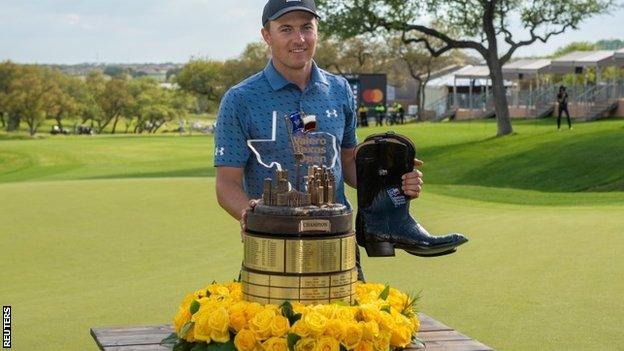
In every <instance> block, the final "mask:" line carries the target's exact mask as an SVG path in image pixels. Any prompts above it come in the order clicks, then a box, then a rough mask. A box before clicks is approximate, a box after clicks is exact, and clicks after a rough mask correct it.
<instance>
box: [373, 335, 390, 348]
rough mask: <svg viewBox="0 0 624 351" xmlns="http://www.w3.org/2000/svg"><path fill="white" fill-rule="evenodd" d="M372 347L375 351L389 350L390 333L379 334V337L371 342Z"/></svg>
mask: <svg viewBox="0 0 624 351" xmlns="http://www.w3.org/2000/svg"><path fill="white" fill-rule="evenodd" d="M373 347H374V348H375V350H376V351H388V350H389V349H390V332H380V333H379V336H378V337H376V338H375V339H374V340H373Z"/></svg>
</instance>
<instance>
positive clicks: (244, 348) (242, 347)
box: [234, 329, 258, 351]
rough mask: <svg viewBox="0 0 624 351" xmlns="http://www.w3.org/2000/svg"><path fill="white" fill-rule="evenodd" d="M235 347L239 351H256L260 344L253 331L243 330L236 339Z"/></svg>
mask: <svg viewBox="0 0 624 351" xmlns="http://www.w3.org/2000/svg"><path fill="white" fill-rule="evenodd" d="M234 346H236V350H238V351H254V350H256V349H257V348H258V342H257V341H256V336H255V335H254V333H253V332H252V331H251V330H249V329H243V330H241V331H239V332H238V334H236V336H235V337H234Z"/></svg>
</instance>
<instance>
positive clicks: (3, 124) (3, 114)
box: [0, 112, 6, 128]
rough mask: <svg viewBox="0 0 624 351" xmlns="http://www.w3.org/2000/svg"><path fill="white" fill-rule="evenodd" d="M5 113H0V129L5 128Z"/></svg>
mask: <svg viewBox="0 0 624 351" xmlns="http://www.w3.org/2000/svg"><path fill="white" fill-rule="evenodd" d="M4 116H5V113H4V112H0V123H2V128H4V127H6V121H5V120H4Z"/></svg>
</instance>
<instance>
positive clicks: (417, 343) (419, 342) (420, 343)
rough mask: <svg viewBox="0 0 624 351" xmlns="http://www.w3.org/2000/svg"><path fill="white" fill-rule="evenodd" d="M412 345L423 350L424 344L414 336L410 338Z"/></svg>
mask: <svg viewBox="0 0 624 351" xmlns="http://www.w3.org/2000/svg"><path fill="white" fill-rule="evenodd" d="M412 345H414V346H416V347H417V348H425V347H426V345H425V342H424V341H422V340H420V339H419V338H417V337H416V335H414V336H412Z"/></svg>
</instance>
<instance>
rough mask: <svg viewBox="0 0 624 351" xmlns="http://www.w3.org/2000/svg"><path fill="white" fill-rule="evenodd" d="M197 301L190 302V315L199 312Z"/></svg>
mask: <svg viewBox="0 0 624 351" xmlns="http://www.w3.org/2000/svg"><path fill="white" fill-rule="evenodd" d="M199 306H200V305H199V301H197V300H193V302H191V308H190V311H191V314H195V312H197V311H199Z"/></svg>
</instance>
